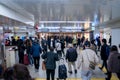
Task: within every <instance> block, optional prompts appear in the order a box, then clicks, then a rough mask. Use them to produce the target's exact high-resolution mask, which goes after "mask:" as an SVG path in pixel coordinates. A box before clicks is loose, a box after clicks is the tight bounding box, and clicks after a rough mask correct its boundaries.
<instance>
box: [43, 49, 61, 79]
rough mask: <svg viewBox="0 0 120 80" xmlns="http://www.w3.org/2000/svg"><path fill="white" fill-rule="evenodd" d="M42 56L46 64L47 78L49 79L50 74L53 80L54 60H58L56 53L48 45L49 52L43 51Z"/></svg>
mask: <svg viewBox="0 0 120 80" xmlns="http://www.w3.org/2000/svg"><path fill="white" fill-rule="evenodd" d="M42 58H43V59H44V61H45V65H46V75H47V80H50V75H51V80H54V76H55V68H56V61H58V60H59V59H58V54H57V53H54V48H53V47H50V52H47V53H43V54H42Z"/></svg>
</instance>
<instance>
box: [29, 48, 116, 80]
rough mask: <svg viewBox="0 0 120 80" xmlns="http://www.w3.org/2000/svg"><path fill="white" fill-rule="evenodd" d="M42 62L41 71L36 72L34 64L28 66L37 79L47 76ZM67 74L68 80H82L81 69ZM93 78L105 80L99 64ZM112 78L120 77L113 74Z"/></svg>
mask: <svg viewBox="0 0 120 80" xmlns="http://www.w3.org/2000/svg"><path fill="white" fill-rule="evenodd" d="M77 51H78V54H79V53H80V50H79V49H78V50H77ZM58 63H59V62H57V66H56V70H55V78H58ZM64 63H65V65H66V67H67V62H65V61H64ZM76 63H77V62H76ZM41 64H42V59H41V60H40V68H39V72H35V70H34V66H28V69H29V71H30V74H31V76H32V77H33V78H36V80H45V78H46V72H45V71H43V70H42V68H41ZM104 71H105V70H104ZM67 75H68V78H67V80H81V70H80V69H79V70H78V73H77V74H76V75H75V74H74V73H73V74H71V75H70V74H69V73H68V74H67ZM92 80H105V74H104V72H103V71H101V70H100V69H99V68H98V66H97V67H96V69H95V71H94V74H93V76H92ZM111 80H118V79H117V78H116V76H114V75H113V76H112V79H111Z"/></svg>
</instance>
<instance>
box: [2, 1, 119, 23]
mask: <svg viewBox="0 0 120 80" xmlns="http://www.w3.org/2000/svg"><path fill="white" fill-rule="evenodd" d="M2 1H4V2H5V1H6V2H7V1H9V2H11V3H14V4H12V5H10V4H9V3H8V4H5V5H10V6H11V7H14V9H16V10H18V11H21V13H22V11H26V12H28V13H29V14H31V15H33V16H34V20H35V21H94V20H95V14H96V15H97V19H98V20H100V19H101V18H104V17H105V15H107V18H110V17H111V8H112V7H114V6H116V5H118V6H119V5H120V0H0V2H2ZM16 6H19V7H21V8H19V9H18V8H17V7H16Z"/></svg>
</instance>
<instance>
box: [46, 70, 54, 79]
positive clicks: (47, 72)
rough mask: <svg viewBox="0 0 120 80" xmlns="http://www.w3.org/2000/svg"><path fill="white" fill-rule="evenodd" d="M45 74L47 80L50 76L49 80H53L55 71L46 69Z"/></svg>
mask: <svg viewBox="0 0 120 80" xmlns="http://www.w3.org/2000/svg"><path fill="white" fill-rule="evenodd" d="M46 74H47V80H50V75H51V80H54V76H55V70H51V69H47V70H46Z"/></svg>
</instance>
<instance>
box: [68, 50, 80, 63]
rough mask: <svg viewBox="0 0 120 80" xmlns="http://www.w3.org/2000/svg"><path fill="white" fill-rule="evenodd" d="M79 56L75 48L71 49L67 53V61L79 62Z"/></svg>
mask: <svg viewBox="0 0 120 80" xmlns="http://www.w3.org/2000/svg"><path fill="white" fill-rule="evenodd" d="M77 57H78V54H77V51H76V49H75V48H69V49H68V50H67V53H66V60H68V61H69V62H74V61H76V60H77Z"/></svg>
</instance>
